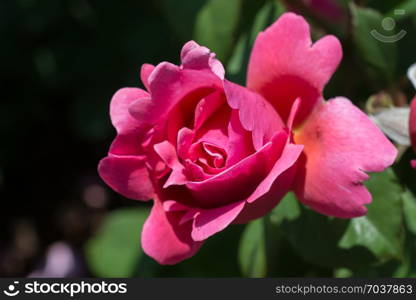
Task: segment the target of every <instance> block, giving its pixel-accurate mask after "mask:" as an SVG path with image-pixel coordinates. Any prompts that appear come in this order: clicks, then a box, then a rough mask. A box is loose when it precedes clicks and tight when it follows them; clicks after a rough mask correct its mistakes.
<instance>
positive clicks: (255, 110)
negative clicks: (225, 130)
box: [224, 80, 284, 150]
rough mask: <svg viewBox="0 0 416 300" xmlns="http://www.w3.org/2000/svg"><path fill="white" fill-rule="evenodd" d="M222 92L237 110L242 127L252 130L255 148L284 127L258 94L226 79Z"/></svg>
mask: <svg viewBox="0 0 416 300" xmlns="http://www.w3.org/2000/svg"><path fill="white" fill-rule="evenodd" d="M224 92H225V95H226V97H227V101H228V104H229V105H230V106H231V107H232V108H234V109H237V110H238V111H239V116H240V121H241V124H242V125H243V128H244V129H245V130H248V131H251V132H252V135H253V145H254V148H255V149H256V150H258V149H260V148H261V147H262V146H263V145H264V144H265V143H267V142H268V141H270V139H271V138H272V136H273V135H274V134H275V133H276V132H278V131H281V130H282V129H283V128H284V124H283V122H282V120H281V119H280V117H279V115H278V114H277V113H276V111H275V110H274V108H273V107H272V106H271V105H270V104H269V103H268V102H267V101H266V100H265V99H263V98H262V97H261V96H260V95H259V94H257V93H254V92H252V91H250V90H248V89H246V88H244V87H242V86H239V85H237V84H235V83H232V82H230V81H227V80H225V81H224Z"/></svg>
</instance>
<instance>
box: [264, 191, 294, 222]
mask: <svg viewBox="0 0 416 300" xmlns="http://www.w3.org/2000/svg"><path fill="white" fill-rule="evenodd" d="M300 214H301V210H300V207H299V202H298V200H297V199H296V196H295V194H293V193H288V194H287V195H286V196H285V197H284V198H283V199H282V201H280V203H279V205H278V206H276V208H275V209H273V211H272V212H271V214H270V220H271V222H272V223H274V224H281V223H282V222H283V221H284V220H288V221H293V220H295V219H297V218H298V217H299V216H300Z"/></svg>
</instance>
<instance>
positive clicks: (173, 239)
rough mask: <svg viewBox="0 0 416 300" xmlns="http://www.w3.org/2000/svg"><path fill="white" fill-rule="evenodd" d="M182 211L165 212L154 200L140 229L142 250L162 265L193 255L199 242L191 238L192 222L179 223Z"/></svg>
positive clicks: (199, 244)
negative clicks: (148, 214)
mask: <svg viewBox="0 0 416 300" xmlns="http://www.w3.org/2000/svg"><path fill="white" fill-rule="evenodd" d="M183 214H184V213H183V212H165V210H164V209H163V207H162V205H161V204H160V200H156V201H155V204H154V206H153V208H152V211H151V213H150V216H149V217H148V219H147V220H146V222H145V223H144V225H143V229H142V237H141V239H142V247H143V251H144V252H145V253H146V254H147V255H149V256H150V257H152V258H154V259H155V260H156V261H157V262H158V263H160V264H163V265H173V264H176V263H178V262H180V261H182V260H184V259H187V258H189V257H191V256H193V255H194V254H195V253H196V252H197V251H198V250H199V248H200V247H201V245H202V243H201V242H195V241H193V240H192V238H191V231H192V223H185V224H182V225H179V222H180V220H181V218H182V216H183Z"/></svg>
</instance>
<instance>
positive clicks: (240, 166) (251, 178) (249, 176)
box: [186, 132, 287, 208]
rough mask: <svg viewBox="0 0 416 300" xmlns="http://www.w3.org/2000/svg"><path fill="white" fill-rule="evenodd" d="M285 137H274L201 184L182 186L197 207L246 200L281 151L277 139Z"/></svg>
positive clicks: (192, 182)
mask: <svg viewBox="0 0 416 300" xmlns="http://www.w3.org/2000/svg"><path fill="white" fill-rule="evenodd" d="M283 137H284V140H285V141H286V140H287V135H286V134H285V133H283V132H282V134H281V135H275V136H274V137H273V139H272V140H271V141H270V142H268V143H267V144H266V145H264V146H263V147H262V148H261V149H260V150H259V151H258V152H255V153H253V154H251V155H250V156H248V157H245V158H244V159H242V160H241V161H239V162H238V163H236V164H235V165H233V166H231V167H229V168H228V169H226V170H224V171H223V172H221V173H218V174H216V175H214V176H212V177H210V178H208V179H206V180H204V181H198V182H194V181H191V182H188V183H186V186H187V187H188V189H189V191H190V192H191V194H192V195H193V197H194V203H195V204H196V205H198V206H199V207H205V208H210V207H218V206H222V205H225V204H230V203H233V202H238V201H240V200H243V199H244V200H245V199H247V197H249V196H250V195H251V194H252V193H253V192H254V191H255V190H256V188H257V186H258V185H259V184H260V183H261V182H262V180H263V179H264V178H265V177H266V176H267V175H268V173H269V172H270V170H271V169H272V168H273V165H274V164H275V162H276V160H277V159H278V158H279V157H280V155H281V151H282V150H283V147H282V141H281V139H282V138H283Z"/></svg>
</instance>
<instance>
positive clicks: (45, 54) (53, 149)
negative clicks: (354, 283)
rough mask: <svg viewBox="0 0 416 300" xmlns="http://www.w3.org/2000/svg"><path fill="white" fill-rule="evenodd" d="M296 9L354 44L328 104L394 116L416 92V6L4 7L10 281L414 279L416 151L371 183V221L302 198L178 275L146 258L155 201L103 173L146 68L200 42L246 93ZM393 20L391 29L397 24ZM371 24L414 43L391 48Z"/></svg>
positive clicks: (16, 1) (210, 245)
mask: <svg viewBox="0 0 416 300" xmlns="http://www.w3.org/2000/svg"><path fill="white" fill-rule="evenodd" d="M397 9H401V10H404V11H405V13H404V14H399V15H398V14H395V12H396V10H397ZM287 10H292V11H295V12H297V13H300V14H302V15H304V16H305V17H306V18H307V19H308V21H309V22H310V24H311V26H312V36H313V38H314V39H317V38H319V37H321V36H323V35H325V34H334V35H336V36H337V37H338V38H339V39H340V40H341V42H342V44H343V50H344V58H343V62H342V64H341V66H340V67H339V69H338V71H337V72H336V74H335V76H334V77H333V79H332V80H331V82H330V84H329V85H328V86H327V88H326V90H325V97H326V98H330V97H333V96H338V95H342V96H345V97H348V98H349V99H351V100H352V101H354V103H355V104H356V105H358V106H359V107H361V108H362V109H363V110H365V109H366V106H367V108H368V99H369V98H370V97H371V96H374V97H375V98H376V99H377V97H384V98H386V97H387V99H388V101H390V102H391V104H393V105H395V106H406V105H407V103H408V102H409V100H410V99H411V98H412V97H413V96H414V94H415V91H414V89H413V87H412V86H411V84H410V82H409V81H408V80H407V78H406V76H405V75H406V71H407V68H408V67H409V66H410V65H411V64H412V63H415V62H416V51H415V49H416V43H415V40H416V1H414V0H400V1H399V0H398V1H377V0H372V1H371V0H368V1H347V0H339V1H337V0H325V1H324V0H321V1H308V0H295V1H290V0H287V1H279V0H183V1H177V0H176V1H175V0H149V1H142V0H125V1H110V0H108V1H104V0H100V1H99V0H66V1H65V0H13V1H12V0H2V1H1V2H0V45H1V47H0V57H1V60H0V86H1V91H2V95H1V98H2V99H1V101H0V133H1V146H0V197H1V199H2V203H3V208H2V209H1V218H0V226H1V228H2V229H1V230H0V275H1V276H47V277H55V276H56V277H68V276H98V277H127V276H149V277H153V276H155V277H157V276H170V277H176V276H178V277H184V276H185V277H195V276H197V277H219V276H221V277H224V276H226V277H239V276H249V277H263V276H298V277H303V276H325V277H332V276H338V277H347V276H361V277H365V276H370V277H381V276H383V277H390V276H394V277H403V276H404V277H407V276H416V252H415V249H416V200H415V197H414V192H416V185H415V173H414V172H415V171H414V170H412V169H411V168H410V165H409V160H410V159H411V158H412V157H414V156H415V154H414V153H413V152H412V151H411V150H410V149H407V151H405V150H403V155H402V156H401V158H400V160H399V161H398V162H397V164H396V165H395V166H394V167H393V168H392V169H389V170H387V171H386V172H384V173H382V174H378V175H375V176H372V179H371V180H370V181H369V182H368V184H367V186H368V187H369V189H370V191H371V192H372V194H373V197H374V201H373V203H372V204H371V205H370V206H369V213H368V215H367V216H365V217H361V218H357V219H354V220H351V221H349V220H339V219H333V218H328V217H324V216H321V215H319V214H317V213H314V212H312V211H310V210H308V209H307V208H305V207H303V206H301V205H300V204H298V203H297V201H296V200H295V199H294V197H293V195H291V194H289V195H288V196H287V197H286V198H285V199H284V200H283V202H282V203H281V204H280V205H279V206H278V207H277V208H276V209H275V210H274V211H273V212H271V213H270V214H269V215H268V216H266V217H264V218H263V219H261V220H257V221H255V222H252V223H250V224H248V225H235V226H232V227H230V228H228V229H226V230H225V231H224V232H221V233H220V234H218V235H216V236H214V237H213V238H210V239H209V240H208V241H207V243H206V244H205V245H204V246H203V247H202V249H201V251H200V252H199V253H198V254H197V255H196V256H195V257H193V258H191V259H189V260H187V261H185V262H183V263H180V264H178V265H176V266H159V265H158V264H156V263H155V262H154V261H153V260H152V259H151V258H149V257H147V256H146V255H144V254H143V253H142V251H141V249H140V227H141V225H142V224H143V221H144V219H145V218H146V216H147V213H148V209H149V207H148V206H147V205H145V204H142V203H139V202H137V201H133V200H128V199H124V198H123V197H121V196H119V195H117V194H116V193H114V192H113V191H111V190H110V189H109V188H108V187H106V186H105V184H104V183H103V182H102V181H101V180H100V178H99V177H98V174H97V171H96V168H97V164H98V161H99V160H100V159H101V158H102V157H104V156H105V155H106V153H107V150H108V147H109V145H110V143H111V141H112V139H113V138H114V136H115V131H114V129H113V128H112V127H111V124H110V120H109V115H108V107H109V101H110V99H111V96H112V95H113V94H114V92H115V91H116V90H117V89H119V88H121V87H125V86H140V87H142V85H141V83H140V81H139V70H140V66H141V65H142V64H143V63H152V64H157V63H159V62H161V61H170V62H173V63H179V53H180V49H181V47H182V45H183V44H184V43H185V42H186V41H188V40H191V39H194V40H196V41H197V42H198V43H200V44H202V45H205V46H207V47H209V48H210V49H211V50H213V51H214V52H216V53H217V56H218V58H219V59H220V60H221V61H222V62H223V64H224V66H225V67H226V72H227V74H226V77H227V78H228V79H230V80H232V81H235V82H237V83H240V84H244V82H245V72H246V67H247V61H248V57H249V53H250V50H251V47H252V44H253V41H254V39H255V36H256V34H257V33H258V32H259V31H261V30H263V29H264V28H265V27H267V26H268V25H269V24H271V23H272V22H274V21H275V20H276V19H277V18H278V16H279V15H281V14H282V13H283V12H285V11H287ZM386 17H391V18H393V19H394V20H395V22H396V23H395V28H394V29H393V30H386V29H385V28H383V26H382V20H383V19H384V18H386ZM373 29H376V30H378V31H379V32H380V33H382V34H384V35H386V36H390V35H393V34H395V33H397V32H399V31H400V30H402V29H403V30H405V31H406V36H405V37H404V38H402V39H401V40H399V41H397V42H395V43H382V42H380V41H377V40H376V39H374V38H373V37H372V36H371V35H370V32H371V30H373ZM381 92H382V94H381ZM374 97H373V98H374Z"/></svg>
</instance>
